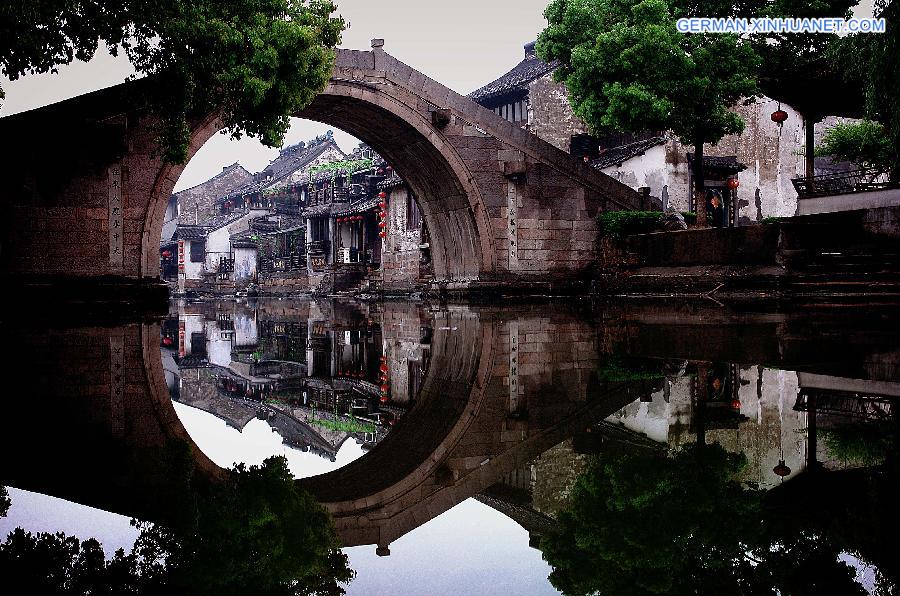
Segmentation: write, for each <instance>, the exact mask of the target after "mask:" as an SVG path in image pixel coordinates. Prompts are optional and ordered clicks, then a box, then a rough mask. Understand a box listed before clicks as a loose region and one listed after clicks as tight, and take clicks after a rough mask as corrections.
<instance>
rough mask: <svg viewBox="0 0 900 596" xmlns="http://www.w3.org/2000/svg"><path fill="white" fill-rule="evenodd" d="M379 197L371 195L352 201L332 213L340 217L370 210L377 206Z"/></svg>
mask: <svg viewBox="0 0 900 596" xmlns="http://www.w3.org/2000/svg"><path fill="white" fill-rule="evenodd" d="M380 200H381V199H379V198H378V197H372V198H370V199H366V200H365V201H360V202H358V203H353V204H352V205H350V206H349V207H346V208H345V209H342V210H341V211H337V212H335V213H334V215H335V216H336V217H342V216H344V215H355V214H357V213H365V212H366V211H371V210H372V209H377V208H378V202H379V201H380Z"/></svg>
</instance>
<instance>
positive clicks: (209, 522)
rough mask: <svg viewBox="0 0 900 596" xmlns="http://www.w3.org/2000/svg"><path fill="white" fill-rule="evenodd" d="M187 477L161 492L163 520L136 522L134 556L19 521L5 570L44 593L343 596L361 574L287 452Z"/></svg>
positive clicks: (0, 547)
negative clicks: (198, 481)
mask: <svg viewBox="0 0 900 596" xmlns="http://www.w3.org/2000/svg"><path fill="white" fill-rule="evenodd" d="M183 480H184V479H183V478H176V479H175V481H174V482H173V485H172V491H165V493H166V494H164V495H162V499H163V500H165V501H166V502H167V503H166V504H165V506H164V507H163V508H164V509H166V508H168V509H171V510H172V512H171V514H170V515H168V516H166V517H168V520H167V521H166V522H165V523H161V524H151V523H147V522H133V523H135V524H136V525H137V526H138V527H139V528H140V530H141V533H140V535H139V537H138V539H137V541H136V542H135V545H134V548H133V549H132V551H131V552H130V553H127V554H126V553H125V552H124V551H123V550H121V549H120V550H118V551H117V552H116V553H115V555H114V556H113V557H112V558H111V559H109V560H107V559H105V556H104V553H103V549H102V547H101V545H100V544H99V543H98V542H97V541H96V540H94V539H89V540H85V541H83V542H82V541H80V540H79V539H78V538H76V537H74V536H66V535H64V534H49V533H39V534H31V533H30V532H26V531H24V530H22V529H21V528H17V529H16V530H15V531H14V532H13V533H12V534H10V536H9V537H8V538H7V540H6V541H5V542H4V543H2V544H0V575H2V576H3V577H4V580H5V581H15V582H16V583H17V584H18V585H28V586H31V587H33V588H34V591H35V592H38V593H45V592H50V593H55V594H88V593H89V594H210V595H216V596H221V595H222V594H271V595H279V596H280V595H294V594H318V595H323V596H326V595H327V596H332V595H334V596H337V595H340V594H343V593H344V590H343V588H342V587H341V585H340V584H346V583H348V582H350V581H351V580H352V579H353V577H354V572H353V571H352V570H351V569H350V568H349V567H348V566H347V557H346V555H344V554H343V553H342V552H341V551H340V550H339V544H338V541H337V537H336V535H335V531H334V526H333V525H332V522H331V519H330V517H329V516H328V513H327V512H326V511H325V510H324V509H323V508H322V507H321V506H320V505H319V504H317V503H316V502H315V501H314V500H313V498H312V497H311V496H310V495H309V494H308V493H305V492H303V491H301V490H300V489H299V488H297V484H296V482H295V481H294V479H293V477H292V475H291V474H290V472H289V471H288V469H287V462H286V460H285V459H284V458H283V457H273V458H269V459H267V460H266V461H265V462H264V463H263V465H262V466H250V467H246V466H244V465H239V466H237V467H235V468H234V469H233V470H231V472H230V474H229V478H228V480H227V481H226V482H225V483H224V484H222V485H216V486H210V487H193V486H190V483H188V484H185V483H184V482H183ZM185 488H187V491H185V490H184V489H185Z"/></svg>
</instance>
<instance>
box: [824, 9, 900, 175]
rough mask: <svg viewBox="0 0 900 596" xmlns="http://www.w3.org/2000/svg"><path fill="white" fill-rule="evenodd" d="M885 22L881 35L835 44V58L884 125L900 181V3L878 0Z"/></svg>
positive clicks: (891, 167) (860, 36)
mask: <svg viewBox="0 0 900 596" xmlns="http://www.w3.org/2000/svg"><path fill="white" fill-rule="evenodd" d="M874 9H875V14H876V15H878V16H881V17H883V18H884V19H885V22H886V28H885V32H884V33H882V34H879V35H870V34H856V35H848V36H847V37H845V38H842V39H840V40H839V41H838V42H837V43H835V44H833V47H832V48H831V52H830V55H831V58H832V60H833V63H834V64H836V68H838V69H839V71H840V72H841V74H842V77H843V80H844V82H845V83H846V84H847V85H849V86H850V87H853V88H856V89H859V90H861V91H862V95H863V100H862V102H861V103H863V105H864V108H865V113H866V115H867V117H868V118H869V119H871V120H875V121H878V122H880V123H881V124H883V125H884V130H885V135H886V137H887V140H888V143H889V146H890V154H889V157H890V163H889V171H890V174H891V180H894V181H897V180H900V3H897V2H890V0H876V1H875V6H874Z"/></svg>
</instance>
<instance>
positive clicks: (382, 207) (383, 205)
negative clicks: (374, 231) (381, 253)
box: [378, 191, 387, 238]
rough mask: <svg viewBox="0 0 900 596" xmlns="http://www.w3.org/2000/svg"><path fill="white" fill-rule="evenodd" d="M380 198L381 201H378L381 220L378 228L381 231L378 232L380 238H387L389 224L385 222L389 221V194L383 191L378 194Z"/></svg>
mask: <svg viewBox="0 0 900 596" xmlns="http://www.w3.org/2000/svg"><path fill="white" fill-rule="evenodd" d="M378 198H379V199H380V200H379V201H378V207H379V211H378V219H379V220H381V221H379V222H378V227H379V228H381V231H380V232H378V236H379V237H380V238H387V222H386V221H385V220H386V219H387V193H386V192H384V191H381V192H380V193H378Z"/></svg>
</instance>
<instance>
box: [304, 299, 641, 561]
mask: <svg viewBox="0 0 900 596" xmlns="http://www.w3.org/2000/svg"><path fill="white" fill-rule="evenodd" d="M392 308H393V304H392V303H386V304H385V312H384V316H385V318H386V319H390V318H391V316H392V313H391V312H390V311H391V309H392ZM398 308H403V307H402V306H398ZM552 311H553V309H550V310H549V311H548V312H544V313H538V312H534V313H527V314H523V315H522V316H517V317H513V318H508V317H505V316H504V315H503V313H500V312H492V311H491V310H490V309H484V308H480V309H478V310H477V311H473V310H471V309H468V308H466V309H463V308H457V309H451V310H449V311H444V312H441V313H437V314H436V318H435V322H434V325H435V338H434V342H433V359H432V362H431V366H430V368H429V374H428V376H427V377H426V380H425V385H424V387H423V390H422V393H421V395H420V398H419V402H418V403H417V404H416V405H415V406H414V408H413V409H412V410H410V411H409V412H408V413H407V414H406V416H405V417H404V418H403V420H402V421H401V423H400V425H398V426H397V427H396V428H395V430H394V431H393V432H394V433H396V434H393V435H389V436H388V437H386V438H385V440H384V441H383V442H382V443H381V444H380V445H379V447H378V449H376V450H373V451H372V452H371V453H370V454H369V455H367V456H366V458H363V459H361V460H357V461H356V462H353V463H351V464H349V465H347V466H345V467H343V468H341V469H340V470H337V471H335V472H332V473H329V474H325V475H322V476H318V477H313V478H309V479H305V480H301V485H302V486H304V487H305V488H307V489H309V490H311V491H312V492H313V494H315V495H316V496H317V498H318V499H319V500H320V501H321V502H323V503H324V504H325V506H326V508H327V509H328V510H329V511H330V512H331V513H332V515H333V516H334V519H335V525H336V528H337V530H338V534H339V535H340V537H341V541H342V543H343V544H344V545H346V546H350V545H359V544H377V545H378V546H379V553H380V554H388V553H389V544H390V543H391V542H392V541H394V540H396V539H397V538H399V537H400V536H402V535H404V534H406V533H407V532H409V531H411V530H412V529H414V528H416V527H418V526H420V525H422V524H423V523H425V522H427V521H428V520H430V519H433V518H434V517H436V516H437V515H440V514H441V513H443V512H444V511H446V510H448V509H450V508H451V507H453V506H455V505H457V504H458V503H460V502H462V501H464V500H465V499H467V498H470V497H473V496H475V495H477V494H479V493H480V492H482V491H484V490H485V489H487V488H488V487H489V486H491V485H492V484H494V483H495V482H497V481H498V480H499V479H501V478H502V477H504V475H505V474H507V473H509V472H510V471H511V470H513V469H516V468H517V467H520V466H522V465H524V464H526V463H527V462H529V461H531V460H532V459H533V458H535V457H536V456H538V455H540V454H541V453H542V452H543V451H545V450H547V449H549V448H551V447H553V446H554V445H556V444H558V443H560V442H562V441H564V440H566V439H567V438H569V437H571V436H572V434H573V433H576V432H580V431H582V430H583V429H584V427H585V425H590V423H591V421H596V420H600V419H602V418H603V417H605V416H607V415H609V413H611V412H613V411H615V409H616V408H618V407H621V406H622V405H623V404H624V403H627V402H629V401H631V400H633V399H635V398H636V397H637V396H636V395H635V394H634V392H632V391H629V390H628V388H625V387H621V386H616V387H609V386H607V387H600V386H598V384H597V383H596V382H595V381H594V380H593V375H594V374H595V371H596V370H597V365H598V361H597V359H598V349H597V342H596V337H597V334H596V331H595V330H593V329H592V328H591V327H590V326H589V325H586V324H584V322H582V321H579V320H578V319H577V317H576V316H575V315H574V314H573V313H570V312H552ZM464 354H466V355H469V357H468V358H464V357H463V355H464ZM473 354H477V355H478V358H477V360H472V359H471V355H473ZM451 362H457V363H462V364H461V365H458V366H457V367H456V368H455V369H450V370H449V371H448V370H447V369H446V368H445V367H446V366H447V363H451ZM476 369H477V372H476ZM451 377H452V378H451ZM463 379H469V380H468V381H465V382H461V381H463ZM455 387H458V388H459V391H454V390H453V389H454V388H455ZM454 403H456V404H458V405H457V406H455V407H454V406H453V405H452V404H454ZM447 408H450V409H449V410H448V409H447ZM439 410H440V412H439ZM451 412H452V413H451ZM435 413H443V414H444V415H445V417H444V418H443V419H441V420H439V419H436V418H434V414H435ZM446 415H449V416H446ZM439 422H440V424H438V423H439ZM411 431H414V434H415V438H416V441H415V445H417V446H420V447H423V448H424V449H423V453H422V455H425V456H426V457H424V458H421V457H417V458H415V466H416V467H415V469H414V470H412V469H410V467H409V464H410V463H412V462H403V460H398V459H396V458H394V457H391V456H390V454H391V453H397V452H398V449H403V450H404V451H405V448H404V447H402V446H401V445H400V443H401V442H403V441H404V440H405V438H406V437H408V436H410V435H411V434H413V433H412V432H411ZM379 451H381V454H380V455H382V456H384V457H378V456H379ZM401 452H402V451H401ZM375 457H378V460H379V461H378V462H375V461H374V459H369V458H375ZM365 469H377V470H378V474H377V476H378V478H379V482H375V483H373V481H372V478H373V475H372V474H366V473H364V470H365ZM336 487H339V488H338V489H337V490H336Z"/></svg>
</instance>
